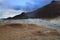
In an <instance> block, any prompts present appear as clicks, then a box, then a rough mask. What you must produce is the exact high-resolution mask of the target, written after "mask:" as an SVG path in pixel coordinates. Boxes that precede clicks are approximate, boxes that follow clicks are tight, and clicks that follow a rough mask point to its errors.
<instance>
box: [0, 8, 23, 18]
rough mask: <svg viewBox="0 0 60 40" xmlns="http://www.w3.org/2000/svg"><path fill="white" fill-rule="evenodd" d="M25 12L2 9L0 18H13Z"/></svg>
mask: <svg viewBox="0 0 60 40" xmlns="http://www.w3.org/2000/svg"><path fill="white" fill-rule="evenodd" d="M22 12H23V11H21V10H19V11H17V10H13V9H0V18H7V17H13V16H15V15H18V14H21V13H22Z"/></svg>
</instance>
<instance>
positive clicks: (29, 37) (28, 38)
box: [0, 23, 60, 40]
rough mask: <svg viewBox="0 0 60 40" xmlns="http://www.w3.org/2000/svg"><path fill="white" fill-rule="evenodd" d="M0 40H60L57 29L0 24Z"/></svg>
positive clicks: (32, 25) (31, 25)
mask: <svg viewBox="0 0 60 40" xmlns="http://www.w3.org/2000/svg"><path fill="white" fill-rule="evenodd" d="M0 40H60V33H59V32H58V31H57V30H56V29H52V28H49V27H44V26H39V25H36V24H19V23H9V24H8V23H5V24H0Z"/></svg>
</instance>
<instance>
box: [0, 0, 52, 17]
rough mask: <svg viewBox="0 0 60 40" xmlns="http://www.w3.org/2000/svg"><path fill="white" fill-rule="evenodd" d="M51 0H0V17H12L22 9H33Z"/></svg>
mask: <svg viewBox="0 0 60 40" xmlns="http://www.w3.org/2000/svg"><path fill="white" fill-rule="evenodd" d="M51 1H52V0H0V18H6V17H13V16H15V15H18V14H20V13H21V12H23V11H27V12H28V11H34V10H36V9H38V8H41V7H43V6H45V5H47V4H49V3H50V2H51Z"/></svg>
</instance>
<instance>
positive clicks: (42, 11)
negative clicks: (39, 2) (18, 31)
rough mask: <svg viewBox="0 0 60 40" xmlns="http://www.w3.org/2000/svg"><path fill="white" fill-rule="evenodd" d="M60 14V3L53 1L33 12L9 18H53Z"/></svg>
mask: <svg viewBox="0 0 60 40" xmlns="http://www.w3.org/2000/svg"><path fill="white" fill-rule="evenodd" d="M58 16H60V4H59V3H58V2H56V1H52V2H51V3H50V4H48V5H46V6H44V7H42V8H39V9H37V10H35V11H33V12H28V13H22V14H20V15H16V16H14V17H12V18H7V19H27V18H42V19H51V18H55V17H58Z"/></svg>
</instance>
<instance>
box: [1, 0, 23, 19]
mask: <svg viewBox="0 0 60 40" xmlns="http://www.w3.org/2000/svg"><path fill="white" fill-rule="evenodd" d="M0 4H1V5H0V18H7V17H13V16H15V15H18V14H21V13H22V12H23V11H21V10H18V11H17V10H14V9H12V8H11V7H10V6H9V5H8V3H7V2H6V0H0Z"/></svg>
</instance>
